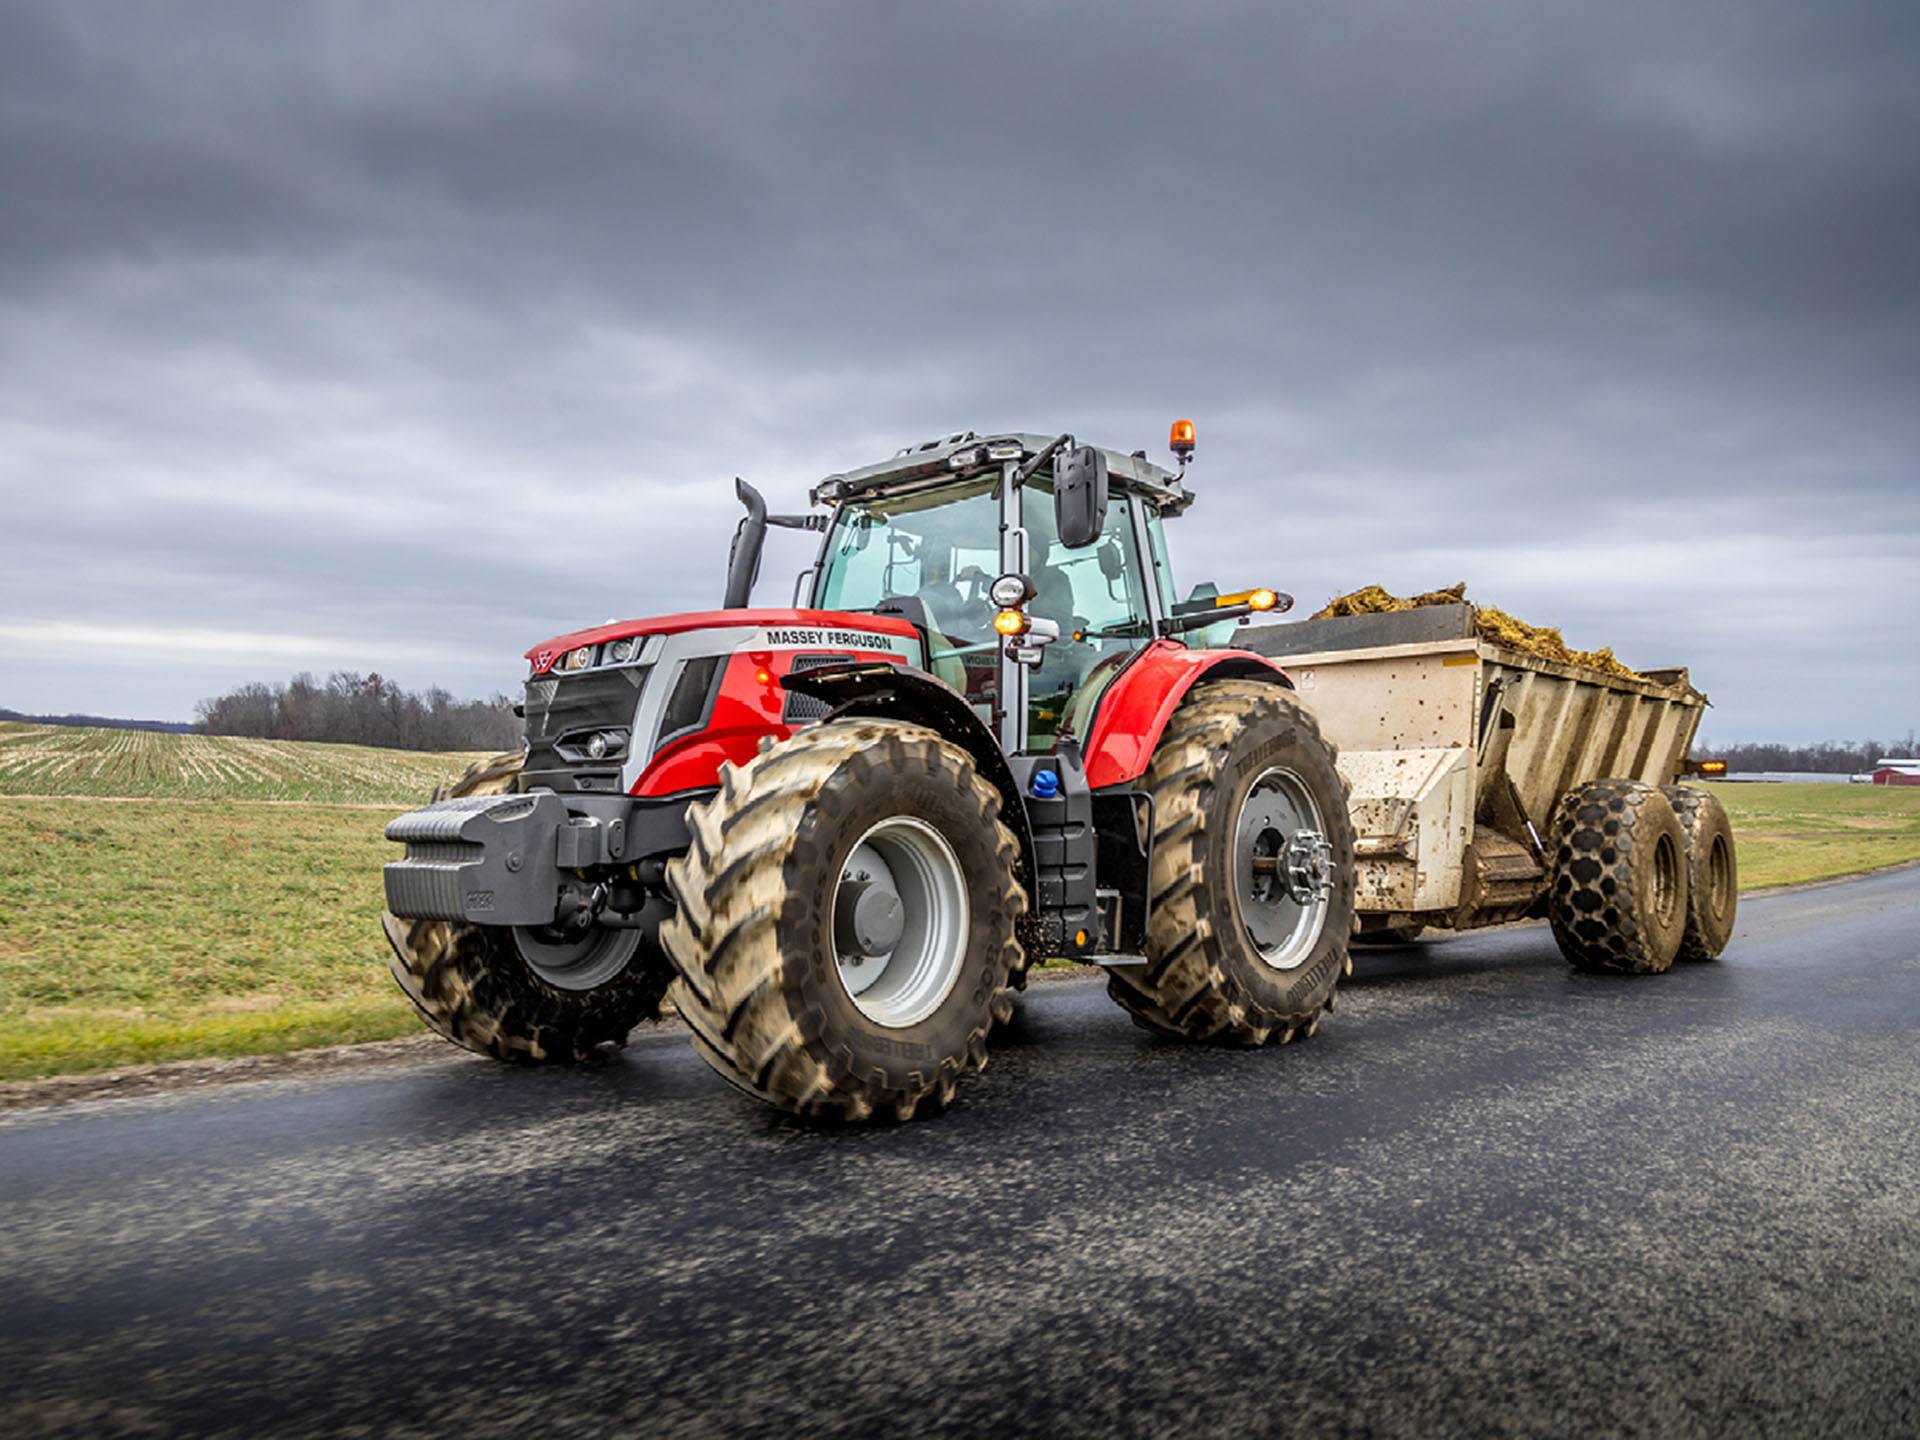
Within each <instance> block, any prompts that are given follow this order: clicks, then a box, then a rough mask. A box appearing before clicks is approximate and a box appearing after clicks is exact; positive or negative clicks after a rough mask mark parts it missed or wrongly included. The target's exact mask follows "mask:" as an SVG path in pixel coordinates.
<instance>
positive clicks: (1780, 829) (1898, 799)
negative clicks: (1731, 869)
mask: <svg viewBox="0 0 1920 1440" xmlns="http://www.w3.org/2000/svg"><path fill="white" fill-rule="evenodd" d="M1707 788H1708V789H1710V790H1712V791H1713V793H1714V794H1715V795H1717V796H1719V797H1720V803H1721V804H1723V805H1725V806H1726V807H1727V814H1728V816H1729V817H1730V818H1731V819H1732V821H1733V833H1734V840H1735V842H1736V846H1737V849H1738V852H1739V859H1740V888H1741V889H1743V890H1758V889H1762V888H1764V887H1766V886H1769V885H1793V884H1798V883H1800V882H1801V881H1806V880H1824V879H1827V878H1829V877H1831V876H1835V875H1855V874H1859V873H1860V872H1862V871H1867V870H1880V869H1884V868H1886V867H1887V866H1889V865H1900V864H1904V863H1906V862H1907V861H1911V860H1920V786H1905V787H1901V786H1891V785H1751V784H1749V785H1728V784H1718V785H1710V786H1708V787H1707Z"/></svg>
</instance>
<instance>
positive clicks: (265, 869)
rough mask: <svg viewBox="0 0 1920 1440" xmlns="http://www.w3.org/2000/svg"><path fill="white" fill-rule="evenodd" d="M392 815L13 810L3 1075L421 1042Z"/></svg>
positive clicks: (7, 872) (208, 806) (224, 808)
mask: <svg viewBox="0 0 1920 1440" xmlns="http://www.w3.org/2000/svg"><path fill="white" fill-rule="evenodd" d="M386 818H387V817H386V815H385V814H383V813H382V812H379V811H369V810H364V809H353V808H348V807H344V806H327V805H297V804H275V805H260V804H249V803H246V802H242V801H198V802H184V801H183V802H179V803H175V804H137V803H130V804H113V803H103V802H102V801H99V800H85V799H61V800H30V799H8V800H4V801H0V1079H23V1078H27V1077H31V1076H36V1075H51V1074H57V1073H61V1072H66V1071H74V1070H93V1069H104V1068H107V1067H110V1066H114V1065H123V1064H131V1063H140V1062H146V1061H153V1060H173V1059H184V1058H188V1057H192V1056H203V1055H238V1054H258V1053H263V1052H271V1051H277V1050H294V1049H302V1048H305V1047H308V1046H313V1045H329V1044H336V1043H340V1042H343V1041H349V1040H372V1039H382V1038H387V1037H391V1036H394V1035H402V1034H406V1033H408V1030H409V1027H411V1026H413V1025H414V1024H416V1023H417V1022H416V1021H415V1020H414V1018H413V1013H412V1011H411V1009H410V1008H409V1007H408V1005H407V1003H406V1001H405V999H404V998H403V997H402V996H401V995H400V992H399V991H398V990H397V989H395V988H394V985H393V981H392V979H391V977H390V976H389V975H388V973H387V967H386V942H385V941H384V940H383V939H382V938H381V935H380V927H379V914H380V907H381V892H380V866H381V864H382V863H383V862H384V861H386V860H388V859H390V858H392V856H391V853H390V852H391V851H392V849H393V847H392V846H390V845H389V844H388V843H387V842H386V841H385V840H384V839H383V838H382V837H381V833H380V832H381V827H382V825H383V824H384V823H385V820H386Z"/></svg>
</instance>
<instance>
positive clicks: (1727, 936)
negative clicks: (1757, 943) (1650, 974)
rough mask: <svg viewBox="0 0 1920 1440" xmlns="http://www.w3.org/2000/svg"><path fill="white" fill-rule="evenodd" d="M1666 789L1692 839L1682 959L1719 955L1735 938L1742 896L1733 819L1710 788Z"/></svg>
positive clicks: (1663, 789)
mask: <svg viewBox="0 0 1920 1440" xmlns="http://www.w3.org/2000/svg"><path fill="white" fill-rule="evenodd" d="M1661 794H1663V795H1665V796H1666V797H1667V801H1668V803H1669V804H1671V805H1672V806H1673V813H1674V814H1675V815H1677V816H1679V817H1680V829H1681V832H1682V833H1683V834H1684V835H1685V836H1686V839H1687V843H1686V856H1687V930H1686V934H1685V935H1683V936H1682V937H1681V940H1680V953H1679V955H1678V956H1677V957H1676V958H1677V959H1679V960H1680V961H1682V962H1685V961H1700V960H1713V959H1717V958H1718V957H1719V954H1720V952H1721V951H1722V950H1725V949H1726V948H1727V942H1728V941H1729V940H1731V939H1732V938H1733V919H1734V912H1735V910H1736V909H1737V907H1738V905H1739V900H1740V883H1739V882H1740V875H1739V867H1738V864H1737V862H1736V859H1735V856H1734V846H1733V822H1732V821H1731V820H1729V819H1728V818H1727V811H1726V807H1725V806H1724V805H1722V804H1721V803H1720V798H1719V797H1718V796H1717V795H1715V794H1713V793H1712V792H1711V791H1707V790H1701V789H1698V788H1697V787H1695V786H1692V785H1663V786H1661Z"/></svg>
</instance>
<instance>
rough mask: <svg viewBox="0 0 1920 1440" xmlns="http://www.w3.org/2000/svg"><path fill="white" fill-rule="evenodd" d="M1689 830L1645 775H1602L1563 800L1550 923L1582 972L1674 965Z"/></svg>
mask: <svg viewBox="0 0 1920 1440" xmlns="http://www.w3.org/2000/svg"><path fill="white" fill-rule="evenodd" d="M1686 843H1687V841H1686V832H1685V831H1684V830H1683V829H1682V827H1681V824H1680V817H1679V816H1677V815H1675V814H1674V813H1673V805H1672V802H1670V801H1669V800H1668V799H1667V797H1666V796H1665V795H1663V794H1661V793H1660V791H1659V790H1657V789H1656V788H1654V787H1653V786H1651V785H1643V784H1641V783H1640V782H1639V781H1637V780H1594V781H1590V782H1589V783H1587V784H1585V785H1582V786H1581V787H1580V788H1579V789H1577V790H1572V791H1569V792H1568V793H1567V795H1566V796H1565V797H1564V798H1563V799H1562V800H1561V801H1560V805H1559V808H1558V809H1557V810H1556V812H1555V814H1554V819H1553V828H1552V852H1551V853H1552V854H1553V857H1554V865H1553V878H1552V881H1551V884H1550V885H1549V887H1548V891H1547V920H1548V922H1549V923H1550V924H1551V925H1552V927H1553V938H1554V939H1555V940H1556V941H1557V942H1559V945H1560V953H1561V954H1563V955H1565V956H1566V957H1567V960H1568V961H1569V963H1571V964H1572V965H1573V967H1574V968H1575V969H1577V970H1588V971H1610V972H1614V973H1617V974H1624V975H1652V974H1658V973H1659V972H1660V971H1663V970H1666V969H1668V968H1669V967H1670V966H1671V965H1672V964H1673V961H1674V957H1675V956H1676V955H1677V954H1679V952H1680V941H1681V938H1682V936H1683V935H1684V934H1685V932H1686V928H1687V862H1686Z"/></svg>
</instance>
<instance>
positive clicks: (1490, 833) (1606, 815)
mask: <svg viewBox="0 0 1920 1440" xmlns="http://www.w3.org/2000/svg"><path fill="white" fill-rule="evenodd" d="M1357 593H1360V594H1362V595H1364V594H1365V592H1357ZM1381 593H1382V594H1384V592H1381ZM1451 595H1452V592H1437V593H1436V595H1435V596H1432V597H1421V598H1422V600H1423V601H1424V602H1425V603H1417V604H1406V603H1403V604H1402V605H1401V606H1399V607H1398V608H1388V607H1386V606H1374V607H1368V606H1366V605H1364V604H1356V605H1349V606H1348V607H1346V608H1345V610H1344V611H1343V613H1336V614H1329V615H1326V616H1325V617H1324V618H1316V619H1312V620H1307V621H1303V622H1301V623H1299V624H1294V625H1273V626H1266V627H1260V628H1254V629H1249V630H1246V631H1243V632H1242V635H1241V637H1240V644H1241V645H1242V647H1243V648H1245V649H1248V650H1252V651H1254V652H1256V653H1258V654H1261V655H1265V656H1268V657H1271V658H1272V659H1274V660H1277V661H1278V662H1280V663H1281V664H1282V665H1283V666H1284V667H1285V668H1286V670H1287V672H1288V673H1289V674H1290V675H1291V676H1292V678H1293V681H1294V684H1295V685H1296V686H1297V687H1298V691H1299V694H1300V697H1301V699H1302V701H1303V702H1304V703H1305V704H1306V705H1307V707H1308V708H1309V709H1310V710H1311V711H1312V712H1313V714H1314V717H1315V719H1316V720H1318V722H1319V724H1320V728H1321V730H1322V731H1323V733H1325V735H1326V736H1327V738H1328V739H1330V740H1331V741H1333V742H1334V744H1335V745H1337V746H1338V747H1339V751H1340V756H1339V767H1340V772H1341V775H1342V777H1343V778H1344V779H1345V780H1346V781H1347V783H1348V785H1349V787H1350V793H1349V806H1350V809H1351V812H1352V820H1353V828H1354V834H1355V844H1354V863H1355V867H1356V871H1357V874H1356V885H1355V896H1356V899H1355V906H1356V910H1357V912H1358V917H1359V924H1358V933H1359V934H1360V935H1361V936H1362V937H1363V938H1365V937H1368V936H1377V937H1381V938H1385V939H1406V938H1410V937H1411V936H1412V935H1414V934H1417V933H1418V932H1419V931H1420V930H1422V929H1424V928H1426V927H1428V926H1439V927H1444V928H1447V929H1456V930H1457V929H1467V928H1470V927H1473V926H1480V925H1493V924H1498V923H1501V922H1503V921H1508V920H1517V919H1522V918H1526V917H1530V916H1545V917H1546V918H1548V919H1549V920H1551V921H1552V923H1553V927H1554V933H1555V937H1556V938H1557V939H1558V940H1559V941H1560V944H1561V948H1562V949H1563V950H1564V951H1565V952H1566V953H1567V957H1568V959H1570V960H1571V961H1573V963H1575V964H1576V965H1579V966H1581V967H1582V968H1587V969H1601V970H1628V971H1651V970H1664V969H1666V968H1667V966H1669V965H1670V964H1672V963H1673V961H1674V959H1676V958H1680V957H1683V956H1685V957H1696V956H1697V957H1704V956H1707V955H1713V954H1718V953H1719V951H1720V949H1721V948H1723V947H1724V946H1725V944H1726V941H1727V938H1728V937H1729V936H1730V935H1731V933H1732V927H1733V914H1734V903H1735V888H1736V886H1735V878H1736V877H1735V869H1734V852H1733V838H1732V831H1731V828H1730V826H1729V825H1728V823H1727V820H1726V816H1725V812H1724V810H1722V809H1721V807H1720V804H1719V802H1718V801H1717V800H1715V799H1714V798H1713V796H1712V795H1711V794H1710V793H1709V792H1707V791H1704V790H1699V789H1695V788H1690V787H1686V786H1682V785H1680V784H1679V783H1678V782H1679V780H1680V778H1681V776H1682V774H1683V773H1684V772H1685V771H1686V769H1687V753H1688V747H1689V746H1690V745H1691V744H1692V741H1693V737H1694V733H1695V731H1696V730H1697V729H1698V727H1699V724H1700V717H1701V712H1702V710H1703V709H1704V707H1705V705H1706V697H1705V696H1704V695H1702V694H1701V693H1700V692H1699V691H1698V690H1696V689H1694V688H1693V686H1692V685H1691V684H1690V683H1689V681H1688V678H1687V672H1686V670H1685V669H1684V668H1674V669H1657V670H1648V671H1645V672H1633V671H1628V670H1627V669H1626V667H1624V666H1622V665H1619V664H1618V662H1613V668H1612V669H1611V670H1608V669H1601V668H1597V667H1595V666H1594V665H1592V664H1576V663H1568V662H1567V661H1563V660H1558V659H1552V658H1549V657H1548V656H1547V655H1543V654H1538V653H1529V652H1528V651H1526V650H1523V649H1519V648H1515V647H1513V646H1512V645H1509V644H1503V643H1500V641H1499V640H1497V639H1494V638H1490V636H1489V633H1488V632H1489V630H1490V629H1495V630H1496V633H1499V631H1500V630H1505V629H1506V628H1507V626H1506V623H1505V622H1511V623H1512V624H1515V625H1520V624H1521V623H1522V622H1513V621H1512V617H1510V616H1505V615H1499V616H1498V620H1496V621H1495V622H1494V623H1493V624H1492V625H1490V624H1489V621H1488V616H1487V615H1486V613H1485V612H1482V611H1480V610H1478V609H1477V607H1475V606H1473V605H1471V604H1468V603H1466V602H1464V601H1459V600H1454V599H1452V598H1451ZM1345 598H1347V599H1349V600H1351V599H1352V598H1353V597H1345ZM1388 598H1389V599H1391V597H1388ZM1436 600H1438V601H1439V603H1434V602H1435V601H1436ZM1495 613H1496V614H1498V612H1495ZM1496 627H1497V628H1496ZM1525 631H1532V632H1534V633H1535V634H1542V633H1544V634H1548V635H1551V636H1552V637H1553V640H1554V641H1555V642H1556V643H1557V642H1558V640H1559V636H1558V632H1553V631H1546V632H1542V631H1539V630H1538V628H1537V627H1530V626H1524V625H1522V632H1523V633H1524V632H1525ZM1509 633H1511V632H1509ZM1569 653H1577V652H1569ZM1597 653H1603V654H1604V655H1605V657H1606V659H1607V660H1609V661H1612V655H1611V652H1597Z"/></svg>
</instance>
